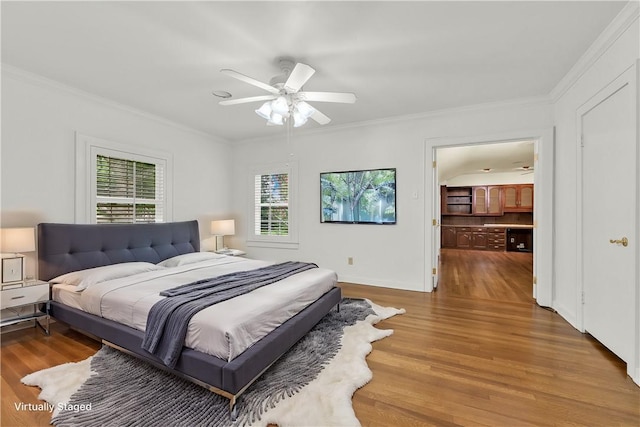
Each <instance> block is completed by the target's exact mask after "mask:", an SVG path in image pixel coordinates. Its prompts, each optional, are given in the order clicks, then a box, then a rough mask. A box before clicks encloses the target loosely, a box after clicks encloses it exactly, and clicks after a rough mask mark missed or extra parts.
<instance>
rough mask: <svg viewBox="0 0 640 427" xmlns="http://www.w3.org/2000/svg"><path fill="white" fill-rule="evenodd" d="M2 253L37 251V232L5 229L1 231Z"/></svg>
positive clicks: (30, 229) (0, 249)
mask: <svg viewBox="0 0 640 427" xmlns="http://www.w3.org/2000/svg"><path fill="white" fill-rule="evenodd" d="M0 234H1V238H0V252H2V253H18V252H34V251H35V250H36V239H35V231H34V228H33V227H29V228H3V229H2V230H0Z"/></svg>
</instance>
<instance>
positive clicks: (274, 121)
mask: <svg viewBox="0 0 640 427" xmlns="http://www.w3.org/2000/svg"><path fill="white" fill-rule="evenodd" d="M267 124H268V125H279V126H281V125H283V124H284V117H283V116H282V114H278V113H276V112H275V111H274V112H273V113H271V117H270V118H269V121H267Z"/></svg>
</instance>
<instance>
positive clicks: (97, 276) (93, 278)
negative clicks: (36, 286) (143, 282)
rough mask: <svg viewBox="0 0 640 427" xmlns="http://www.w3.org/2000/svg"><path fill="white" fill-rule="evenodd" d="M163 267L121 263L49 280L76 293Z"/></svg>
mask: <svg viewBox="0 0 640 427" xmlns="http://www.w3.org/2000/svg"><path fill="white" fill-rule="evenodd" d="M162 269H163V267H160V266H157V265H155V264H152V263H150V262H123V263H120V264H113V265H105V266H103V267H95V268H87V269H86V270H78V271H72V272H71V273H67V274H63V275H62V276H58V277H56V278H55V279H53V280H51V282H52V283H64V284H65V285H71V286H75V287H76V292H80V291H83V290H85V289H87V288H88V287H89V286H91V285H95V284H97V283H100V282H105V281H107V280H113V279H119V278H121V277H126V276H131V275H133V274H138V273H145V272H147V271H154V270H162Z"/></svg>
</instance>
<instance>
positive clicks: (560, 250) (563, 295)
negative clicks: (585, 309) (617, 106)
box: [554, 4, 640, 326]
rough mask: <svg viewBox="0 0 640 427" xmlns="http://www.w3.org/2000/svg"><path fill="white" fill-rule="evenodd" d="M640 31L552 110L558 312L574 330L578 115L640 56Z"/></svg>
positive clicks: (627, 35) (624, 37)
mask: <svg viewBox="0 0 640 427" xmlns="http://www.w3.org/2000/svg"><path fill="white" fill-rule="evenodd" d="M639 52H640V28H639V26H638V14H637V4H636V14H635V20H634V21H632V23H631V24H630V25H629V26H628V28H627V29H626V31H624V33H622V34H620V35H619V36H616V38H615V42H614V43H613V44H612V45H611V46H610V47H609V48H608V49H606V51H604V52H603V53H602V54H601V55H599V57H598V59H597V60H596V61H595V62H594V63H593V65H591V66H590V67H588V69H586V70H585V71H584V73H583V74H582V75H581V76H580V77H579V79H578V80H577V81H575V83H574V84H572V85H571V86H570V87H569V88H568V89H565V90H564V93H562V95H561V96H559V98H558V99H557V101H556V102H555V105H554V111H555V118H556V191H557V197H556V200H555V216H556V238H555V242H556V251H555V253H556V257H555V269H556V271H555V300H554V307H555V308H556V310H558V312H559V313H560V314H561V315H562V316H563V317H564V318H565V319H567V320H568V321H569V322H570V323H571V324H573V325H574V326H577V325H576V321H577V320H576V317H577V310H578V309H579V307H578V296H577V289H578V283H577V282H576V280H577V279H576V269H577V255H576V254H577V252H578V250H580V249H579V248H578V246H577V244H578V243H577V233H578V230H577V229H576V223H577V212H578V209H579V208H580V207H579V206H578V204H577V197H576V185H577V182H576V180H577V155H578V135H577V110H578V108H579V107H580V106H581V105H582V104H584V103H585V102H586V101H587V100H588V99H589V98H591V97H592V96H594V95H595V94H596V93H597V92H598V91H599V90H600V89H602V88H603V87H605V86H606V85H607V84H608V83H610V82H611V81H612V80H614V79H615V78H616V77H617V76H618V75H620V74H621V73H622V72H623V71H624V70H625V69H627V68H628V67H629V66H631V65H633V64H634V63H635V61H636V60H637V59H638V58H639V57H640V54H639Z"/></svg>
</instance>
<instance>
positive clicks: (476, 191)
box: [473, 185, 502, 216]
mask: <svg viewBox="0 0 640 427" xmlns="http://www.w3.org/2000/svg"><path fill="white" fill-rule="evenodd" d="M473 214H474V215H482V216H493V215H495V216H499V215H502V190H501V187H500V186H498V185H492V186H487V187H484V186H483V187H473Z"/></svg>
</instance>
